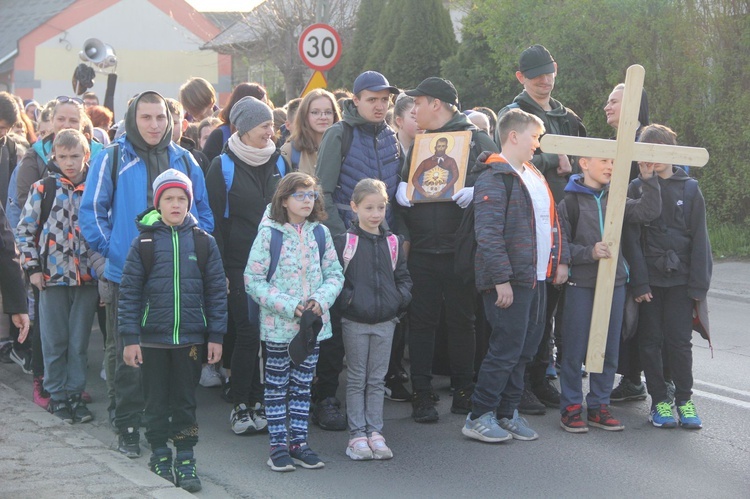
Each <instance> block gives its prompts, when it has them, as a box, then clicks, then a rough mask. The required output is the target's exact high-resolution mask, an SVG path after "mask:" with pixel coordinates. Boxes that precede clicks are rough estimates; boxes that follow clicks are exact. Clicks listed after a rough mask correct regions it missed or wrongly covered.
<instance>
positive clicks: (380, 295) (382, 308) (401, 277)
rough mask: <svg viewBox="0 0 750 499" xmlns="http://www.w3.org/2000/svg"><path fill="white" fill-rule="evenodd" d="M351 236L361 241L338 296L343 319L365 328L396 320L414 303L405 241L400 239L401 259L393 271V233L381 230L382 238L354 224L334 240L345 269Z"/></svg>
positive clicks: (399, 251) (350, 262) (399, 254)
mask: <svg viewBox="0 0 750 499" xmlns="http://www.w3.org/2000/svg"><path fill="white" fill-rule="evenodd" d="M349 234H356V235H357V236H358V237H359V241H358V243H357V251H356V253H354V257H353V258H352V259H351V260H350V261H349V264H348V265H347V267H346V272H345V273H344V277H345V281H344V289H343V290H342V291H341V295H340V296H339V308H340V310H341V316H342V317H344V318H345V319H349V320H352V321H356V322H363V323H365V324H378V323H380V322H385V321H389V320H392V319H395V318H396V317H398V316H399V315H400V314H401V313H402V312H405V311H406V307H407V306H408V305H409V302H410V301H411V286H412V283H411V277H410V276H409V271H408V270H407V268H406V258H404V252H403V250H402V249H401V247H402V244H403V239H402V238H401V237H399V238H398V243H399V244H398V248H399V250H398V259H397V261H396V269H395V270H394V269H393V262H392V260H391V250H390V247H389V245H388V239H387V238H388V235H389V234H391V232H390V231H386V230H384V229H383V228H382V227H381V228H380V234H378V235H376V234H371V233H370V232H366V231H364V230H362V229H361V228H360V227H359V224H358V223H357V222H354V223H353V224H352V226H351V227H349V230H347V231H346V232H345V233H343V234H339V235H338V236H336V237H335V238H334V240H333V244H334V245H335V246H336V253H338V256H339V263H340V264H341V266H342V267H343V265H344V249H345V248H346V244H347V240H348V238H349Z"/></svg>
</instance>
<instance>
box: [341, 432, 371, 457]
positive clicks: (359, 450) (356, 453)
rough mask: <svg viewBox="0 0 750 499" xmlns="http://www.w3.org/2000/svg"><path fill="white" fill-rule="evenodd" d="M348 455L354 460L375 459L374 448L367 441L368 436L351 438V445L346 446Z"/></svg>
mask: <svg viewBox="0 0 750 499" xmlns="http://www.w3.org/2000/svg"><path fill="white" fill-rule="evenodd" d="M346 455H347V456H349V457H350V458H352V459H353V460H354V461H369V460H370V459H374V457H375V456H374V455H373V453H372V449H370V445H369V444H368V443H367V437H359V438H353V439H351V440H349V446H348V447H347V448H346Z"/></svg>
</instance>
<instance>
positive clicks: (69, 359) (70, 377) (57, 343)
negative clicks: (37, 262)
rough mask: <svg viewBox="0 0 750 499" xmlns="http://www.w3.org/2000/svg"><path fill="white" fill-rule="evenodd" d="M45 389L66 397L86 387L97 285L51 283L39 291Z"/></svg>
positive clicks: (96, 302) (57, 396) (52, 395)
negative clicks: (60, 284) (58, 284)
mask: <svg viewBox="0 0 750 499" xmlns="http://www.w3.org/2000/svg"><path fill="white" fill-rule="evenodd" d="M39 295H40V297H39V319H40V322H39V325H40V330H41V336H42V351H43V352H44V389H45V390H47V391H48V392H49V393H50V395H51V397H52V399H53V400H58V401H59V400H66V399H67V398H68V397H70V396H72V395H78V394H80V393H81V392H82V391H83V390H84V389H85V388H86V364H87V363H88V354H87V352H88V348H89V336H90V335H91V325H92V324H93V322H94V314H95V313H96V307H97V305H98V301H99V295H98V293H97V289H96V286H50V287H48V288H45V290H44V291H42V292H41V293H39Z"/></svg>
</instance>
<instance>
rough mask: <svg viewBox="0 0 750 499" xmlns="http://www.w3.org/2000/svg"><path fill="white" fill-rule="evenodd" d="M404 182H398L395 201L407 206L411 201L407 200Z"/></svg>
mask: <svg viewBox="0 0 750 499" xmlns="http://www.w3.org/2000/svg"><path fill="white" fill-rule="evenodd" d="M407 185H408V184H407V183H406V182H399V184H398V189H397V190H396V202H397V203H398V204H400V205H401V206H405V207H406V208H408V207H409V206H411V205H412V204H411V201H409V198H408V197H406V187H407Z"/></svg>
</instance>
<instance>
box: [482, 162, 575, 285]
mask: <svg viewBox="0 0 750 499" xmlns="http://www.w3.org/2000/svg"><path fill="white" fill-rule="evenodd" d="M524 166H525V167H526V168H530V169H531V170H532V171H533V172H535V173H536V174H537V175H539V176H540V177H541V176H542V175H541V173H540V172H539V171H538V170H537V169H536V168H535V167H534V165H532V164H531V163H525V164H524ZM475 170H476V171H477V172H479V178H478V179H477V182H476V184H475V185H474V231H475V234H476V239H477V251H476V255H475V268H476V271H475V274H476V286H477V289H478V290H479V291H485V290H492V289H495V286H496V285H498V284H504V283H506V282H510V283H511V284H514V285H518V286H523V287H526V288H532V287H534V286H536V284H537V269H536V264H537V254H536V224H535V218H534V205H533V203H532V201H531V195H530V194H529V190H528V189H527V188H526V185H525V184H524V183H523V181H522V180H521V177H520V176H519V175H518V173H517V172H516V170H515V169H513V167H512V166H511V165H509V164H508V163H506V162H505V160H504V159H503V158H502V156H500V155H497V154H493V155H492V156H490V157H489V158H487V160H486V163H479V164H477V166H476V167H475ZM501 175H513V176H514V182H513V188H512V191H511V194H510V199H508V197H507V192H506V191H505V182H504V181H503V179H502V177H500V176H501ZM550 202H551V203H552V200H550ZM552 205H553V206H551V211H552V212H554V213H551V215H552V216H551V217H550V225H551V226H552V231H551V232H552V234H551V235H550V237H551V239H552V250H551V252H550V256H549V263H548V268H547V277H548V278H550V277H554V276H555V273H556V272H557V265H558V263H563V264H568V262H569V261H570V253H569V250H568V242H567V240H566V239H565V238H564V237H562V229H561V228H560V221H559V219H558V216H557V212H556V211H555V210H554V203H552ZM506 207H507V209H506Z"/></svg>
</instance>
